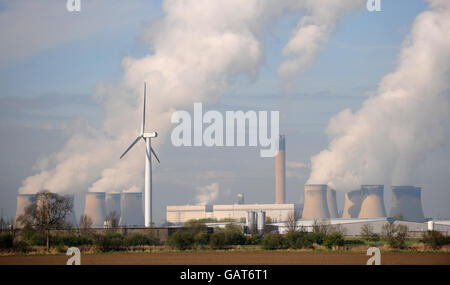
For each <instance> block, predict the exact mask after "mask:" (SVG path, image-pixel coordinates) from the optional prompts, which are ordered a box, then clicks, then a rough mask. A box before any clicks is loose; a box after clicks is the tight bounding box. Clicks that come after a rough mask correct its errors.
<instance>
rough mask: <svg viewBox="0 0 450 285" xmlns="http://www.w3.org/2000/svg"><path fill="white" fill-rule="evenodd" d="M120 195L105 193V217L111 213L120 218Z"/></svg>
mask: <svg viewBox="0 0 450 285" xmlns="http://www.w3.org/2000/svg"><path fill="white" fill-rule="evenodd" d="M120 198H121V197H120V193H106V196H105V205H106V215H109V214H110V213H112V212H115V213H116V214H117V217H118V218H120V215H121V211H120Z"/></svg>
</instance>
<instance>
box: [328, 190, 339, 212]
mask: <svg viewBox="0 0 450 285" xmlns="http://www.w3.org/2000/svg"><path fill="white" fill-rule="evenodd" d="M327 204H328V212H329V213H330V218H337V217H338V209H337V201H336V190H334V189H332V188H331V187H327Z"/></svg>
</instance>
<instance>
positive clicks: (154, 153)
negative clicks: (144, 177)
mask: <svg viewBox="0 0 450 285" xmlns="http://www.w3.org/2000/svg"><path fill="white" fill-rule="evenodd" d="M150 150H151V151H152V153H153V155H154V156H155V158H156V160H157V161H158V163H161V162H160V161H159V158H158V156H157V155H156V152H155V151H154V150H153V148H152V147H151V148H150Z"/></svg>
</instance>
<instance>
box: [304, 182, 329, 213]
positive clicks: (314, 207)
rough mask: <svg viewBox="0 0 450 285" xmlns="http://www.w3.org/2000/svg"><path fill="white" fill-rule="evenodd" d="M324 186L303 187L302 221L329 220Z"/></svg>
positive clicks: (326, 187)
mask: <svg viewBox="0 0 450 285" xmlns="http://www.w3.org/2000/svg"><path fill="white" fill-rule="evenodd" d="M327 189H328V186H327V185H326V184H306V185H305V205H304V207H303V213H302V219H327V218H330V212H329V210H328V201H327Z"/></svg>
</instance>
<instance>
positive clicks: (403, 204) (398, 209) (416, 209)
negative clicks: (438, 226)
mask: <svg viewBox="0 0 450 285" xmlns="http://www.w3.org/2000/svg"><path fill="white" fill-rule="evenodd" d="M421 190H422V189H421V188H420V187H414V186H392V204H391V212H390V213H389V216H390V217H395V216H397V215H402V216H403V219H404V220H406V221H416V222H423V221H425V217H424V215H423V210H422V200H421Z"/></svg>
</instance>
